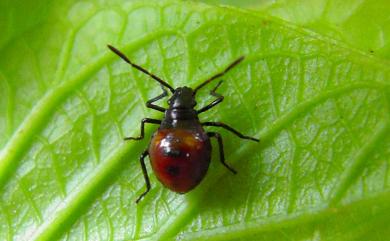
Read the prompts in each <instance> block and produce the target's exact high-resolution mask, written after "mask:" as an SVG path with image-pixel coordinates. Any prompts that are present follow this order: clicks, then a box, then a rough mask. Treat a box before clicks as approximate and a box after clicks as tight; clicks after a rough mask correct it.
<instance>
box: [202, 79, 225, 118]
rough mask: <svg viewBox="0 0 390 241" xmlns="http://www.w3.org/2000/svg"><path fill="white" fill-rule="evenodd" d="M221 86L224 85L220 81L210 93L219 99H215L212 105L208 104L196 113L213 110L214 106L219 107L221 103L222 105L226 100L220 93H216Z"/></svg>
mask: <svg viewBox="0 0 390 241" xmlns="http://www.w3.org/2000/svg"><path fill="white" fill-rule="evenodd" d="M221 84H222V80H221V81H219V83H218V84H217V85H216V86H215V87H214V89H212V90H211V91H210V95H212V96H215V97H217V99H215V100H214V101H213V102H211V103H210V104H208V105H206V106H205V107H203V108H201V109H199V110H198V111H196V112H197V113H198V114H199V113H202V112H205V111H207V110H209V109H211V108H213V107H214V106H216V105H218V104H219V103H221V102H222V101H223V99H224V97H223V95H221V94H218V93H216V92H215V91H216V90H217V89H218V87H219V86H220V85H221Z"/></svg>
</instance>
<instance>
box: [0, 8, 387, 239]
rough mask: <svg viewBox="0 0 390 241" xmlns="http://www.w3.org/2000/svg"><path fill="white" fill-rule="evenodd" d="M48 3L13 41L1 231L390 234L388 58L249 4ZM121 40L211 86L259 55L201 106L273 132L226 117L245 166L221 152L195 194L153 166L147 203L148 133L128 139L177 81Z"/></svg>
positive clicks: (5, 87) (2, 82)
mask: <svg viewBox="0 0 390 241" xmlns="http://www.w3.org/2000/svg"><path fill="white" fill-rule="evenodd" d="M45 2H46V3H47V6H46V5H45V13H46V15H43V16H37V19H39V20H36V24H35V25H31V26H30V25H29V26H26V27H25V28H24V30H17V31H16V30H15V33H18V34H15V36H12V37H7V38H4V39H2V41H3V42H4V43H5V44H4V45H3V47H2V48H1V50H0V52H1V56H2V58H1V59H0V96H1V98H0V133H1V135H0V149H1V154H0V188H1V189H0V190H1V191H0V220H1V221H0V240H386V239H388V238H387V237H389V236H390V233H389V232H390V231H389V230H390V229H388V223H389V222H390V217H389V215H388V213H389V211H390V202H389V201H390V191H389V187H390V181H389V178H388V177H389V176H390V172H389V164H390V163H389V162H390V135H389V134H390V116H389V114H390V112H389V110H390V109H389V108H390V103H389V101H390V67H389V62H388V61H387V60H385V59H383V58H378V57H375V56H373V55H370V54H367V53H366V52H364V51H359V50H356V49H354V48H350V46H349V45H346V44H343V43H341V42H338V41H334V40H332V39H330V38H328V37H326V36H322V35H320V34H318V33H313V32H312V31H308V30H305V29H302V28H301V27H297V26H295V25H292V24H290V23H286V22H283V21H281V20H278V19H275V18H272V17H269V16H268V17H266V16H264V15H262V14H259V13H256V12H253V11H247V10H242V9H236V8H230V7H217V6H208V5H205V4H200V3H193V2H187V1H186V2H182V1H171V0H170V1H148V2H145V1H119V0H118V1H99V2H97V1H67V2H61V1H58V2H51V3H48V2H47V1H45ZM8 4H9V6H8V5H7V4H5V5H6V6H5V7H10V8H11V4H12V3H8ZM12 9H18V8H12ZM1 11H4V10H1ZM9 14H10V15H12V16H13V17H15V16H14V15H13V14H15V12H12V11H10V12H9ZM23 17H24V16H23V15H20V16H18V18H23ZM26 17H27V18H28V17H31V15H26ZM10 19H12V18H10ZM5 22H6V23H7V21H5ZM106 44H112V45H114V46H116V47H118V48H119V49H121V50H122V51H123V52H124V53H126V55H128V56H129V58H131V59H132V60H133V61H134V62H136V63H138V64H140V65H142V66H144V67H145V68H147V69H149V70H150V71H151V72H153V73H155V74H156V75H158V76H160V77H161V78H163V79H165V80H167V82H169V83H170V84H171V85H173V86H183V85H187V86H196V85H198V84H199V83H201V82H202V80H204V79H206V78H208V77H210V76H211V75H213V74H215V73H217V72H218V71H221V70H222V69H224V67H225V66H227V65H228V64H229V63H231V61H233V60H235V59H236V58H237V57H239V56H241V55H244V56H245V60H244V62H242V63H241V64H240V65H239V66H237V67H236V68H235V69H234V70H232V71H231V72H230V73H229V74H228V75H226V76H225V77H223V80H224V83H223V85H222V86H221V88H220V90H219V92H220V93H223V94H224V95H225V100H224V102H223V103H222V104H220V105H219V106H218V107H216V108H214V109H213V110H211V111H209V112H207V113H204V114H202V115H201V116H200V118H201V119H202V120H204V121H223V122H225V123H228V124H229V125H232V126H234V127H235V128H237V129H239V130H240V131H241V132H243V133H245V134H247V135H251V136H255V137H260V139H261V143H260V144H257V143H254V142H248V141H245V140H241V139H239V138H236V137H235V136H234V135H232V134H231V133H228V132H226V131H224V130H218V129H216V128H212V130H215V131H216V130H218V131H220V132H221V134H222V136H223V138H224V144H225V149H226V157H227V162H228V163H230V164H231V165H232V166H234V167H235V169H237V171H238V174H237V175H232V174H231V173H230V172H229V171H228V170H227V169H225V168H224V167H223V166H222V165H221V164H220V163H219V162H218V156H217V152H216V151H215V150H216V149H214V152H213V160H212V164H211V167H210V170H209V172H208V174H207V176H206V179H205V180H204V181H203V182H202V184H201V185H200V186H199V187H198V188H196V189H195V190H194V191H193V192H191V193H189V194H186V195H179V194H175V193H173V192H170V191H169V190H167V189H165V188H163V187H162V185H161V184H160V183H158V181H157V180H156V178H155V177H154V175H153V174H152V173H151V172H150V174H151V182H152V190H151V192H150V193H149V194H148V195H147V197H146V198H145V199H144V200H142V202H141V203H140V204H138V205H136V204H135V203H134V201H135V199H136V198H137V197H138V196H139V195H140V194H141V193H142V192H143V191H144V190H145V184H144V180H143V177H142V172H141V169H140V166H139V162H138V157H139V155H140V154H141V152H142V151H143V150H144V149H145V148H146V147H147V145H148V138H146V139H145V140H144V141H142V142H124V141H123V137H125V136H135V135H138V134H139V126H140V120H141V119H142V118H144V117H152V118H161V117H162V115H161V113H156V112H154V111H152V110H150V109H147V108H146V107H145V101H146V100H148V99H150V98H152V97H154V96H157V95H158V94H160V92H161V89H160V87H159V86H158V85H157V84H156V83H155V82H153V81H152V80H151V79H150V78H148V77H147V76H145V75H143V74H142V73H139V72H137V71H135V70H134V69H131V68H130V67H129V66H128V65H126V63H124V62H123V61H122V60H121V59H119V58H118V57H117V56H115V55H114V54H113V53H111V52H110V51H109V50H108V49H107V48H106ZM215 84H217V82H216V83H214V84H210V86H209V87H208V90H207V89H205V90H204V91H203V93H202V94H201V95H200V96H199V97H201V98H198V106H202V105H204V104H206V103H209V102H210V101H212V100H213V98H212V97H210V96H209V95H208V91H209V90H211V88H212V87H213V86H214V85H215ZM160 104H162V105H166V103H165V101H162V102H161V103H160ZM156 128H157V127H156V126H149V127H148V128H147V134H146V136H147V137H150V135H151V134H152V132H153V131H154V130H155V129H156ZM214 144H215V143H214ZM214 148H216V146H214ZM148 168H149V170H150V165H149V164H148Z"/></svg>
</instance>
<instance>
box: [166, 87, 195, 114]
mask: <svg viewBox="0 0 390 241" xmlns="http://www.w3.org/2000/svg"><path fill="white" fill-rule="evenodd" d="M194 97H195V96H194V91H193V90H192V89H191V88H189V87H186V86H184V87H179V88H177V89H175V91H174V92H173V95H172V96H171V98H169V100H168V104H169V106H170V107H171V108H177V109H192V108H194V106H195V105H196V101H195V98H194Z"/></svg>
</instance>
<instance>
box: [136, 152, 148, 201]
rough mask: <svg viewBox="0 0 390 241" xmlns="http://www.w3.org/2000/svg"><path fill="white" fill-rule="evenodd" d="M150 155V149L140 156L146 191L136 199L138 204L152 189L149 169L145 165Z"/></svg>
mask: <svg viewBox="0 0 390 241" xmlns="http://www.w3.org/2000/svg"><path fill="white" fill-rule="evenodd" d="M148 155H149V152H148V150H145V151H144V152H142V154H141V156H140V157H139V162H140V163H141V168H142V173H143V175H144V179H145V183H146V191H145V192H143V193H142V194H141V195H140V196H139V197H138V198H137V200H136V201H135V203H137V204H138V202H139V201H140V200H141V199H142V198H143V197H144V196H145V195H146V194H147V193H148V192H149V190H150V181H149V176H148V171H147V170H146V165H145V157H146V156H148Z"/></svg>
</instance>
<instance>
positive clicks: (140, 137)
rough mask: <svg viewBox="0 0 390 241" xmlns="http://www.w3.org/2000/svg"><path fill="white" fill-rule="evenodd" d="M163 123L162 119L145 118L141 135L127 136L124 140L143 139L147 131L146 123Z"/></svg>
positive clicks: (142, 122)
mask: <svg viewBox="0 0 390 241" xmlns="http://www.w3.org/2000/svg"><path fill="white" fill-rule="evenodd" d="M146 123H149V124H161V120H156V119H151V118H144V119H142V121H141V135H140V136H139V137H125V138H124V140H125V141H127V140H137V141H138V140H142V139H144V132H145V124H146Z"/></svg>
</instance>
